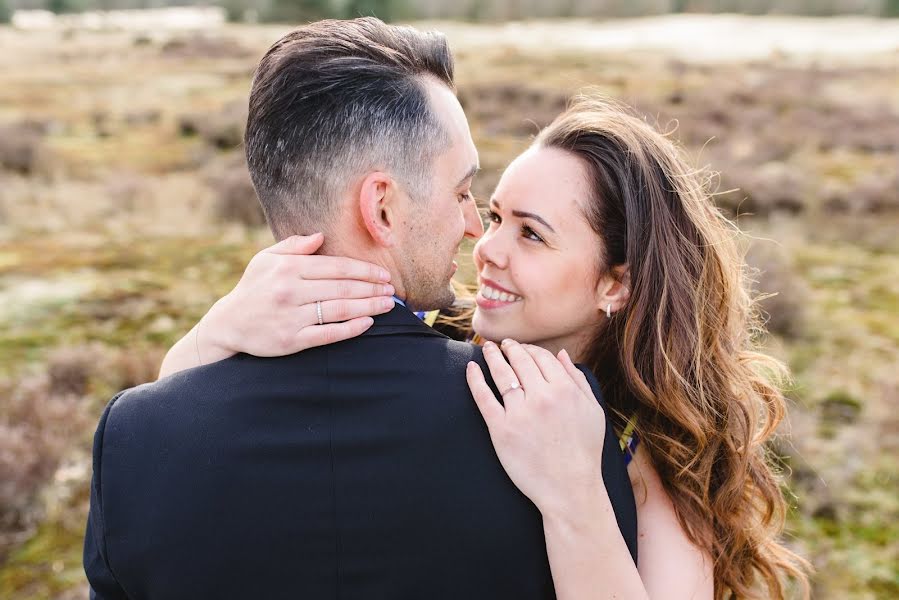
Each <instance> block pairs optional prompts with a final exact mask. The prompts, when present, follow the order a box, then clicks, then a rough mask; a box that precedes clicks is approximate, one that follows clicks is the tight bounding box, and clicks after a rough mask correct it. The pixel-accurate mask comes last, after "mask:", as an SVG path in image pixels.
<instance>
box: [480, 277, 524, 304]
mask: <svg viewBox="0 0 899 600" xmlns="http://www.w3.org/2000/svg"><path fill="white" fill-rule="evenodd" d="M521 300H522V298H521V296H518V295H517V294H513V293H511V292H509V291H507V290H506V289H505V288H504V287H502V286H500V285H499V284H497V283H494V282H492V281H490V280H489V279H482V280H481V285H480V287H479V288H478V294H477V296H475V302H476V303H477V305H478V306H479V307H481V308H489V309H493V308H503V307H506V306H511V305H513V304H516V303H518V302H521Z"/></svg>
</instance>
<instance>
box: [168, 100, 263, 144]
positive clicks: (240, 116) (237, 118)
mask: <svg viewBox="0 0 899 600" xmlns="http://www.w3.org/2000/svg"><path fill="white" fill-rule="evenodd" d="M246 125H247V104H246V102H245V101H237V102H231V103H229V104H228V105H226V106H225V107H224V108H223V109H222V110H220V111H218V112H214V113H211V114H207V113H193V114H187V115H182V116H181V117H179V118H178V130H179V132H180V134H181V135H182V136H193V135H197V136H199V137H200V138H202V139H203V141H205V142H206V143H207V144H209V145H210V146H212V147H214V148H217V149H219V150H233V149H235V148H237V147H238V146H240V145H241V143H242V142H243V134H244V129H245V128H246Z"/></svg>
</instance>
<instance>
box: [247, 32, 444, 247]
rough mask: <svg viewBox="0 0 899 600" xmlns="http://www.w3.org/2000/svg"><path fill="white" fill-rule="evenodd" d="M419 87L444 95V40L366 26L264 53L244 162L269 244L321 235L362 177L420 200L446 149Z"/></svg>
mask: <svg viewBox="0 0 899 600" xmlns="http://www.w3.org/2000/svg"><path fill="white" fill-rule="evenodd" d="M428 77H431V78H436V80H438V81H440V82H442V83H443V84H445V85H446V86H447V87H449V88H453V60H452V54H451V53H450V50H449V47H448V46H447V43H446V39H445V38H444V37H443V35H442V34H439V33H436V32H422V31H418V30H416V29H413V28H411V27H400V26H395V25H387V24H385V23H383V22H381V21H379V20H378V19H374V18H361V19H355V20H350V21H333V20H329V21H319V22H316V23H311V24H309V25H305V26H303V27H300V28H299V29H296V30H294V31H292V32H291V33H289V34H287V35H286V36H284V37H283V38H281V39H280V40H278V41H277V42H276V43H275V45H274V46H272V47H271V49H270V50H269V51H268V53H267V54H266V55H265V57H264V58H263V59H262V61H261V62H260V64H259V67H258V68H257V70H256V75H255V77H254V79H253V88H252V91H251V94H250V107H249V117H248V120H247V131H246V152H247V163H248V165H249V169H250V175H251V176H252V178H253V183H254V185H255V187H256V192H257V194H258V195H259V199H260V202H261V203H262V207H263V210H264V211H265V215H266V218H267V220H268V223H269V226H270V227H271V229H272V232H273V233H274V235H275V237H276V238H279V239H281V238H284V237H287V236H289V235H294V234H298V233H312V232H314V231H322V230H327V225H328V224H329V223H330V222H331V221H332V219H333V218H334V217H335V212H336V209H337V205H338V201H339V199H340V197H341V194H342V192H343V191H344V190H345V189H346V188H347V186H348V185H349V184H350V182H351V181H352V179H353V178H354V177H357V176H360V175H362V174H364V173H365V172H366V171H369V170H374V169H377V170H384V171H386V172H389V173H391V175H392V176H393V177H395V178H396V180H397V181H398V182H399V183H401V184H402V185H403V186H404V187H405V188H406V190H407V192H408V193H409V195H410V196H412V197H413V198H423V197H426V196H427V195H428V193H429V189H428V188H429V177H428V175H429V173H428V171H429V169H428V165H429V164H430V163H431V161H432V160H433V158H434V157H435V156H436V155H438V154H439V153H440V151H441V150H442V149H443V148H444V147H445V146H446V145H447V144H448V143H449V140H448V134H447V133H446V131H444V128H443V127H442V125H441V123H440V121H439V119H438V118H437V116H436V115H434V114H433V111H432V110H431V108H430V106H429V100H428V93H427V89H426V87H425V82H426V80H427V78H428Z"/></svg>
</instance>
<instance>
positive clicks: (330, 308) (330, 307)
mask: <svg viewBox="0 0 899 600" xmlns="http://www.w3.org/2000/svg"><path fill="white" fill-rule="evenodd" d="M394 305H395V302H394V300H393V298H385V297H381V298H363V299H358V300H347V299H341V300H327V301H325V302H322V303H321V309H322V323H339V322H342V321H349V320H350V319H356V318H358V317H373V316H375V315H381V314H384V313H386V312H390V311H391V310H393V307H394ZM300 310H301V312H302V313H303V317H302V321H301V322H302V323H307V324H312V325H318V324H319V323H318V302H310V303H308V304H304V305H303V306H301V307H300Z"/></svg>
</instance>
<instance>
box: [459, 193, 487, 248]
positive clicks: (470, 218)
mask: <svg viewBox="0 0 899 600" xmlns="http://www.w3.org/2000/svg"><path fill="white" fill-rule="evenodd" d="M462 216H463V218H464V219H465V237H467V238H474V239H478V238H480V237H481V236H482V235H484V223H483V221H481V215H480V213H478V207H477V204H475V202H474V200H472V201H471V202H465V203H463V204H462Z"/></svg>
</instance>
